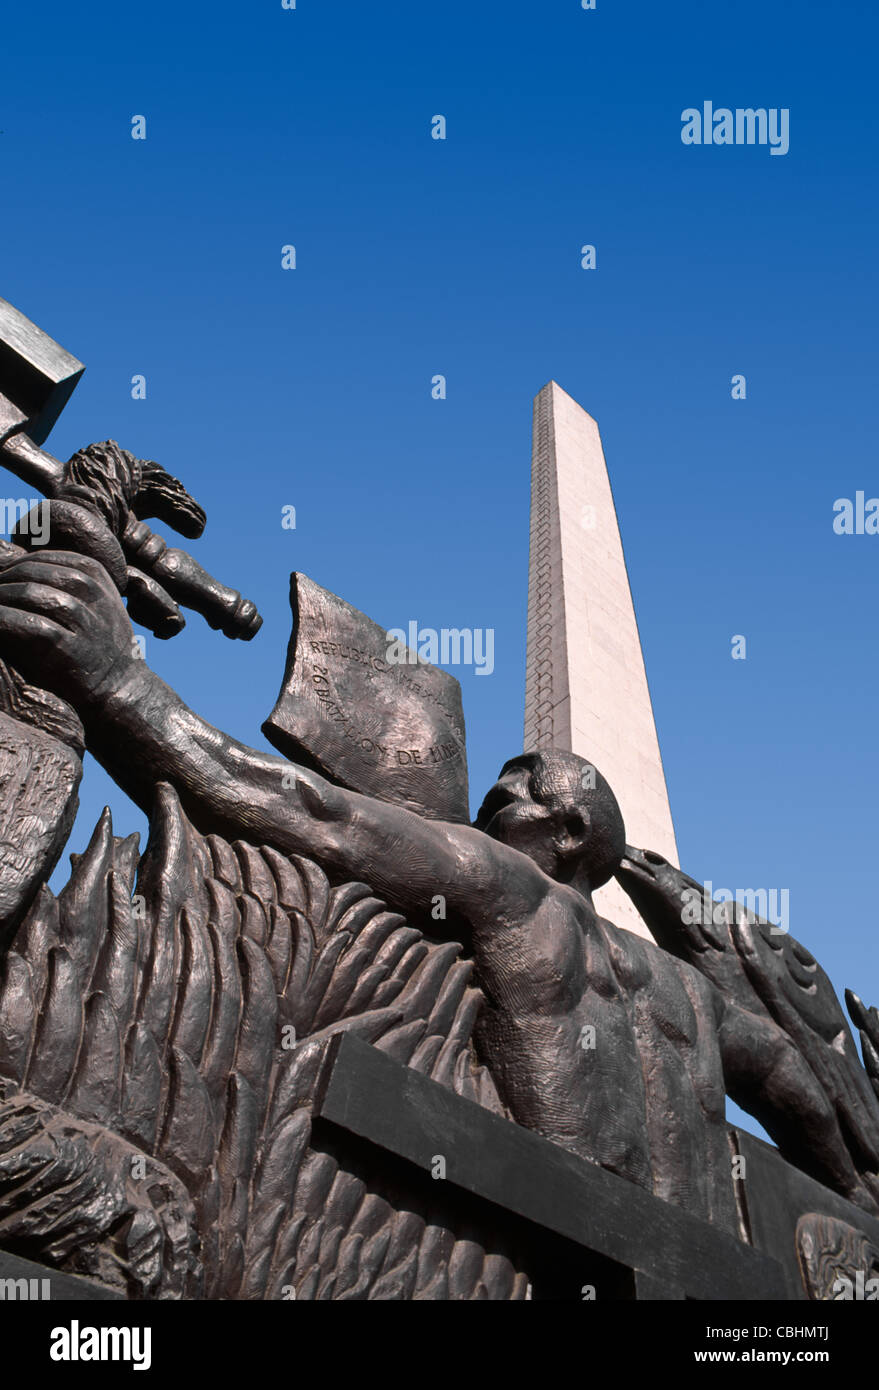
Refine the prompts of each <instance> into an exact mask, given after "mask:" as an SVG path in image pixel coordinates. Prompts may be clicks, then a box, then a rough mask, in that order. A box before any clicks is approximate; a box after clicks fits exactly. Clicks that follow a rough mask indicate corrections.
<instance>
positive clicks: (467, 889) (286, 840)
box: [0, 551, 543, 920]
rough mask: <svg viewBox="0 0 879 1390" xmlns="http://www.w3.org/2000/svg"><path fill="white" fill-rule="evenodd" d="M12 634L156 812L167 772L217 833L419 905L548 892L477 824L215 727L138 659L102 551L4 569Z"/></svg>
mask: <svg viewBox="0 0 879 1390" xmlns="http://www.w3.org/2000/svg"><path fill="white" fill-rule="evenodd" d="M0 643H2V652H3V654H5V655H8V656H9V659H10V660H12V661H14V663H15V664H16V666H18V667H19V668H20V669H21V670H22V671H24V672H25V674H26V675H27V676H28V678H29V679H31V680H33V681H34V682H35V683H36V684H38V685H41V686H44V687H48V688H50V689H53V690H55V691H56V692H57V693H58V694H59V695H62V696H63V697H64V698H66V699H68V700H69V701H70V702H71V703H72V704H73V705H74V706H75V708H76V710H77V712H78V714H79V715H80V718H81V719H82V721H83V724H84V726H85V730H86V739H87V744H88V748H89V751H90V752H91V753H93V754H94V756H95V757H96V758H97V759H98V760H99V761H100V762H101V763H102V764H103V766H104V767H105V768H106V769H107V771H108V772H109V773H110V775H111V776H112V777H113V779H114V780H115V781H116V782H117V783H118V784H119V785H120V786H121V787H122V788H123V790H124V791H126V792H127V793H128V794H129V795H130V796H131V797H132V799H133V800H134V801H136V802H137V803H138V805H140V806H141V807H142V809H143V810H144V811H145V812H146V813H147V814H149V812H150V811H151V809H152V802H153V795H154V788H155V785H156V783H157V782H162V781H166V782H169V783H171V785H172V786H174V788H175V789H176V791H177V793H178V795H179V796H180V799H181V802H182V804H183V806H184V809H185V810H186V812H187V814H188V815H189V816H190V817H191V819H192V820H193V822H194V823H195V824H196V825H197V826H198V828H199V829H200V830H202V831H203V832H205V833H209V832H217V833H220V834H223V835H226V836H227V837H228V838H230V839H235V838H240V837H247V836H252V837H253V838H254V839H255V840H256V841H257V842H258V843H267V844H271V845H274V846H275V847H276V848H278V849H279V850H281V851H284V852H286V853H294V854H313V855H316V856H318V857H319V858H320V860H321V862H322V863H323V864H324V865H325V866H326V867H327V869H328V870H330V872H334V873H335V874H337V875H338V876H340V877H350V878H360V877H363V876H364V874H365V872H366V868H367V866H368V871H369V879H370V883H371V885H372V886H373V887H374V889H375V890H376V891H377V892H379V893H381V894H382V895H384V896H386V897H387V899H388V900H389V901H391V902H393V903H394V905H395V906H398V907H399V908H400V909H401V910H403V911H410V912H412V913H415V914H419V915H420V914H424V913H428V912H429V908H430V903H431V898H432V897H433V896H434V895H436V894H438V893H440V894H443V895H444V896H445V897H446V899H447V905H448V908H449V910H450V911H451V912H453V913H458V914H461V915H463V916H465V917H467V918H468V920H473V919H474V916H475V918H477V919H478V918H479V917H480V916H481V915H483V914H486V913H488V912H491V913H492V914H494V913H496V912H497V911H498V910H499V908H500V907H501V905H502V903H503V901H504V900H508V899H510V898H511V897H516V898H517V900H518V899H520V898H522V897H523V896H524V898H525V899H526V900H528V899H530V898H533V899H534V901H535V902H537V901H539V899H540V897H541V895H542V892H543V887H542V884H541V882H540V880H542V877H543V876H542V875H541V874H540V873H539V871H537V870H536V869H534V870H533V872H531V873H529V872H527V871H526V872H525V873H524V874H523V872H522V866H521V865H519V872H518V873H516V874H510V873H509V872H504V869H505V864H504V862H503V861H504V857H505V856H507V857H509V855H510V854H511V853H512V852H511V851H508V850H505V849H504V847H503V846H501V845H497V844H495V842H494V841H492V840H489V839H488V838H487V837H486V836H484V835H481V834H480V833H479V832H477V831H474V830H472V829H471V828H470V827H469V826H452V825H447V824H441V823H437V822H431V821H427V820H424V819H422V818H421V817H420V816H416V815H413V814H412V813H411V812H408V811H405V810H403V809H402V808H400V807H395V806H392V805H388V804H386V803H383V802H378V801H375V800H373V799H372V798H369V797H364V796H359V795H357V793H354V792H348V791H345V790H343V789H341V788H339V787H335V786H333V785H332V784H331V783H329V782H327V781H326V780H325V779H324V778H322V777H320V776H319V775H318V774H317V773H313V772H311V771H308V770H306V769H304V768H300V767H297V766H295V765H293V764H291V763H289V762H287V761H286V760H285V759H282V758H278V757H275V756H274V755H272V754H269V753H262V752H257V751H256V750H255V749H252V748H248V747H247V746H246V745H244V744H242V743H238V742H237V741H236V740H234V739H230V738H228V737H227V736H226V735H225V734H224V733H222V732H221V731H220V730H219V729H216V728H214V727H213V726H212V725H210V724H208V723H207V722H206V720H204V719H202V718H200V716H199V715H197V714H195V713H194V712H193V711H192V710H191V709H189V708H188V707H187V706H186V705H185V704H184V703H183V701H182V700H181V699H180V698H179V696H177V695H176V694H175V692H174V691H173V690H171V689H170V687H168V686H167V685H165V684H164V682H163V681H162V680H160V679H159V677H158V676H157V675H156V674H155V672H153V671H151V670H150V669H149V667H148V666H147V664H146V662H145V661H143V660H139V659H137V658H136V657H135V656H134V640H133V633H132V629H131V624H130V623H129V621H128V616H127V614H126V612H125V608H124V606H123V604H122V602H121V600H120V598H119V596H118V594H117V592H116V590H115V588H114V587H113V585H112V583H111V582H110V580H109V579H108V578H107V576H106V574H105V572H104V570H103V569H102V567H101V566H100V565H98V564H97V563H96V562H95V561H93V560H90V559H87V558H85V557H82V556H78V555H74V554H72V553H70V552H66V551H59V552H48V553H45V554H42V555H40V556H39V557H36V556H28V557H27V558H26V559H22V560H20V561H19V562H18V563H16V564H14V565H12V566H10V567H9V568H8V569H6V570H5V571H3V573H2V574H0ZM285 783H287V785H285ZM513 857H514V858H515V860H517V861H519V860H523V862H524V864H525V865H527V864H528V863H529V861H527V860H524V857H523V856H520V855H514V856H513ZM506 867H507V868H508V867H509V866H506ZM520 908H521V903H519V902H518V901H517V902H516V903H515V905H513V904H512V903H511V904H510V910H511V911H513V910H517V911H518V910H520Z"/></svg>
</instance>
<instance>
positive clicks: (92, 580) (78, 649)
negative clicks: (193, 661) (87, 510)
mask: <svg viewBox="0 0 879 1390" xmlns="http://www.w3.org/2000/svg"><path fill="white" fill-rule="evenodd" d="M0 656H2V657H3V658H4V659H7V660H9V661H10V662H11V663H12V664H13V665H14V666H15V667H16V668H17V669H18V670H20V671H21V672H22V674H23V675H24V676H25V678H26V679H27V680H29V681H31V682H32V683H33V684H34V685H38V686H42V687H43V688H45V689H49V690H52V691H54V693H55V694H56V695H60V696H62V697H63V698H64V699H68V700H70V701H71V702H72V703H73V704H75V705H76V704H78V703H81V702H83V701H88V700H90V699H91V698H93V697H95V696H98V695H100V694H101V693H102V691H104V690H105V689H107V688H108V687H110V686H112V685H113V684H114V683H115V680H116V679H117V678H118V677H120V676H121V675H122V674H123V673H124V672H125V671H126V670H127V669H128V668H129V666H130V664H131V663H132V661H133V660H135V656H134V634H133V631H132V627H131V623H130V622H129V620H128V614H127V613H126V611H125V605H124V604H123V602H122V600H121V598H120V597H119V594H118V592H117V590H116V587H115V585H114V584H113V582H112V580H111V579H110V577H109V576H108V574H107V572H106V570H105V569H104V567H103V565H100V564H99V563H98V562H97V560H93V559H91V558H90V557H89V556H86V555H77V554H74V553H73V552H72V551H67V550H57V551H55V550H50V551H46V552H45V554H39V555H37V554H33V553H31V554H29V555H27V556H25V557H24V558H23V559H20V560H17V561H16V562H15V563H14V564H11V565H9V566H8V567H7V568H6V569H4V570H3V571H2V572H0Z"/></svg>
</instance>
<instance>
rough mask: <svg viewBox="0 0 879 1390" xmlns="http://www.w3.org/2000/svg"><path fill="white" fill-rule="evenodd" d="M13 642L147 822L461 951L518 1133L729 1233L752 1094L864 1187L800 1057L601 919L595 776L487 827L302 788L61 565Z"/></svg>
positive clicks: (518, 784) (614, 859) (106, 593)
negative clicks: (199, 708)
mask: <svg viewBox="0 0 879 1390" xmlns="http://www.w3.org/2000/svg"><path fill="white" fill-rule="evenodd" d="M0 634H2V637H3V645H4V652H5V653H8V655H9V658H10V660H14V661H15V663H16V665H17V666H19V667H20V668H21V669H22V671H23V672H24V674H25V675H26V676H28V678H30V679H32V680H33V681H35V682H37V683H39V684H40V685H42V686H44V687H49V688H51V689H54V690H55V691H56V692H57V693H58V694H60V695H62V696H63V697H64V698H66V699H68V700H69V701H71V703H72V704H74V706H75V707H76V709H77V711H78V713H79V715H80V717H81V719H82V720H83V724H84V727H85V730H86V737H87V744H88V747H89V749H90V751H91V752H93V753H94V755H95V756H96V757H98V758H99V759H100V761H101V762H102V763H103V764H104V766H105V767H106V768H107V770H108V771H109V772H110V774H111V775H112V776H113V777H114V778H115V780H116V781H117V782H118V783H119V785H120V786H121V787H123V789H124V790H126V791H127V792H128V793H129V794H130V795H131V796H132V798H133V799H134V800H135V801H136V802H138V803H139V804H140V805H141V806H142V807H143V809H144V810H145V811H146V812H147V813H149V811H150V809H151V804H152V800H153V795H154V788H155V785H156V783H157V782H162V781H164V782H170V783H172V784H173V785H174V787H175V788H176V789H177V792H178V794H179V796H180V798H181V801H182V803H183V805H184V808H185V809H186V811H187V813H188V814H189V816H190V817H191V819H192V820H193V822H194V823H195V824H196V825H197V826H198V828H199V829H200V830H202V831H203V832H217V833H220V834H224V835H226V836H227V837H228V838H230V839H236V838H244V839H251V840H253V841H254V842H256V843H264V844H271V845H273V846H275V847H276V848H278V849H280V850H282V851H285V852H288V853H297V854H308V855H313V856H314V857H315V858H317V859H318V860H319V862H320V863H321V864H322V865H323V866H324V867H325V869H326V870H327V871H328V872H329V873H330V874H331V875H332V876H333V877H335V878H336V879H337V880H338V881H341V880H343V879H366V880H368V881H369V883H370V885H371V886H372V888H373V889H374V891H375V892H376V893H378V894H380V895H381V896H382V897H384V898H385V899H386V900H387V902H388V903H389V904H391V905H392V906H393V907H394V908H396V909H398V910H399V911H401V912H403V913H405V914H406V915H407V916H409V917H410V919H411V920H412V921H413V923H415V924H417V925H420V926H422V927H423V929H424V930H425V932H426V933H427V934H428V935H433V936H437V935H438V934H440V933H442V934H443V935H445V936H447V937H449V938H450V939H454V940H461V941H463V943H464V946H465V949H467V950H468V951H470V952H472V954H473V956H474V959H475V962H476V967H477V978H478V983H479V985H480V986H481V988H482V990H483V991H484V994H485V997H486V1003H485V1007H484V1010H483V1014H482V1016H481V1019H480V1023H479V1026H478V1028H479V1031H478V1041H479V1046H480V1051H481V1053H482V1055H483V1059H484V1060H485V1061H486V1062H487V1063H488V1065H489V1066H490V1068H491V1070H492V1072H493V1074H494V1076H495V1078H496V1080H497V1082H498V1085H499V1089H500V1090H501V1094H502V1095H503V1097H504V1099H505V1100H506V1102H507V1104H508V1105H509V1107H510V1109H511V1111H512V1113H513V1115H514V1117H515V1118H516V1119H517V1120H518V1121H519V1122H520V1123H522V1124H524V1125H527V1126H528V1127H529V1128H532V1129H534V1130H535V1131H537V1132H539V1133H541V1134H543V1135H544V1136H545V1137H546V1138H547V1139H550V1140H552V1141H554V1142H556V1143H558V1144H561V1145H563V1146H564V1147H566V1148H569V1149H571V1150H573V1151H574V1152H576V1153H578V1154H580V1155H581V1156H583V1157H584V1158H588V1159H590V1160H592V1161H596V1162H599V1163H601V1164H603V1165H605V1166H606V1167H608V1168H610V1169H612V1170H613V1171H615V1172H617V1173H619V1174H621V1175H623V1176H625V1177H627V1178H629V1179H631V1180H633V1181H635V1182H637V1183H639V1184H641V1185H642V1186H645V1187H647V1188H650V1189H652V1190H653V1191H654V1192H656V1194H657V1195H658V1196H661V1197H664V1198H666V1199H667V1200H670V1201H673V1202H676V1203H678V1204H680V1205H684V1206H686V1207H687V1208H688V1209H689V1210H690V1211H691V1212H693V1214H696V1215H702V1216H704V1217H707V1218H710V1219H712V1220H714V1221H716V1222H718V1223H720V1224H723V1225H725V1226H727V1227H729V1228H732V1227H733V1226H734V1222H735V1210H734V1202H733V1196H732V1191H733V1189H732V1182H731V1173H730V1154H729V1150H728V1146H727V1137H726V1127H725V1123H724V1089H725V1085H726V1087H727V1088H730V1086H731V1085H733V1086H735V1087H737V1088H738V1093H739V1095H740V1096H742V1095H744V1094H745V1093H746V1092H747V1091H748V1089H749V1088H754V1089H755V1090H759V1092H760V1094H761V1095H762V1096H763V1097H764V1098H768V1100H769V1102H770V1103H774V1104H776V1106H777V1107H778V1109H779V1112H780V1114H781V1116H782V1120H783V1122H784V1123H789V1124H790V1125H792V1126H799V1127H800V1128H805V1129H806V1130H807V1131H808V1134H809V1139H810V1142H812V1143H813V1146H814V1149H815V1153H816V1165H817V1166H818V1167H819V1169H820V1168H822V1167H823V1169H824V1171H825V1172H826V1174H827V1177H828V1180H830V1181H832V1183H833V1185H834V1186H836V1187H837V1188H838V1190H843V1191H844V1190H846V1187H847V1186H848V1187H850V1188H854V1187H855V1186H856V1184H857V1182H858V1178H857V1173H856V1172H855V1171H854V1169H853V1168H852V1166H851V1161H850V1159H849V1156H848V1154H847V1152H846V1150H845V1147H844V1145H841V1144H840V1143H839V1142H838V1141H837V1139H836V1137H835V1136H834V1135H833V1133H832V1132H831V1127H830V1126H829V1125H828V1122H827V1114H826V1113H825V1107H823V1105H822V1102H821V1099H820V1097H815V1098H814V1099H813V1100H812V1101H811V1102H810V1104H809V1105H805V1104H803V1103H802V1102H798V1103H797V1104H796V1105H793V1104H792V1102H791V1099H790V1093H791V1087H790V1086H789V1084H788V1080H789V1076H788V1073H789V1069H790V1068H791V1066H792V1065H793V1062H794V1057H793V1056H792V1049H791V1045H790V1042H789V1040H787V1039H786V1038H785V1037H784V1035H781V1034H779V1033H778V1031H777V1030H773V1029H772V1027H771V1025H768V1024H766V1022H765V1021H762V1020H757V1019H755V1018H754V1016H753V1015H751V1014H748V1013H746V1012H744V1011H743V1010H741V1009H738V1008H736V1007H734V1006H732V1005H731V1004H730V1003H729V1002H728V1001H725V1000H724V998H723V997H722V996H721V995H720V994H719V992H718V991H717V990H716V989H715V988H714V987H713V986H712V985H711V984H710V983H709V982H708V981H707V980H706V979H704V978H703V977H702V976H701V975H699V974H698V973H697V972H696V971H695V970H694V969H693V968H692V967H691V966H689V965H688V964H687V963H685V962H682V961H679V960H676V959H675V958H674V957H672V956H670V955H668V954H666V953H665V952H664V951H662V950H661V949H660V948H659V947H657V946H655V945H653V944H652V943H650V942H646V941H642V940H640V939H639V938H637V937H634V936H633V935H632V934H631V933H628V932H626V931H622V930H618V929H617V928H615V927H614V926H613V925H612V924H610V923H609V922H605V921H603V920H602V919H600V918H599V917H598V916H597V915H596V913H595V911H594V909H593V907H592V902H591V893H592V890H593V889H594V888H596V887H598V886H599V885H600V884H601V883H602V882H604V881H606V879H607V878H608V877H609V876H610V875H611V874H612V873H613V872H614V869H615V868H616V867H617V866H618V864H619V861H620V859H621V857H622V855H623V853H624V849H625V834H624V829H623V823H622V818H621V816H620V813H619V808H618V807H617V804H616V801H615V799H614V797H613V794H612V793H611V791H610V789H609V788H608V787H607V784H606V783H605V782H604V780H603V778H601V776H600V774H597V773H595V770H594V769H589V767H588V764H586V763H584V761H583V760H582V759H578V758H575V757H574V756H573V755H571V754H565V753H548V754H545V755H543V754H534V755H523V757H521V758H518V759H514V760H512V762H511V763H508V764H507V765H506V767H505V768H504V769H503V771H502V774H501V777H500V779H499V781H498V783H497V784H496V786H495V787H494V788H493V789H492V791H491V792H490V793H489V795H488V797H487V798H486V801H485V803H484V805H483V808H482V810H481V811H480V814H479V817H478V819H477V823H476V827H475V828H474V827H470V826H462V825H449V824H444V823H439V822H432V821H428V820H424V819H422V818H421V817H419V816H416V815H414V814H412V813H411V812H408V811H406V810H403V809H401V808H399V807H396V806H393V805H389V804H386V803H383V802H379V801H376V800H373V799H372V798H368V797H363V796H360V795H358V794H357V793H354V792H349V791H345V790H343V789H340V788H338V787H336V786H334V785H332V784H330V783H329V782H327V781H326V780H325V779H323V778H321V777H320V776H318V775H317V774H315V773H313V772H311V771H308V770H306V769H302V768H296V769H295V770H294V771H295V776H293V777H292V778H291V776H290V773H291V764H290V763H288V762H286V761H285V760H283V759H280V758H277V757H274V756H272V755H270V754H265V753H261V752H257V751H255V750H253V749H250V748H247V747H245V746H244V745H242V744H239V743H237V742H235V741H234V740H231V739H229V738H227V737H226V736H225V735H224V734H222V733H221V732H220V731H219V730H217V729H215V728H213V727H212V726H210V725H209V724H207V723H206V722H205V721H204V720H202V719H201V718H200V717H199V716H198V715H196V714H194V713H193V712H192V711H191V710H189V709H188V708H187V707H186V706H185V705H184V704H183V703H182V701H180V699H179V698H178V697H177V696H176V695H175V694H174V692H173V691H172V690H170V689H169V688H168V687H167V686H166V685H164V683H163V682H162V681H161V680H160V679H159V678H158V677H157V676H156V675H155V673H154V672H152V671H151V670H150V669H149V668H148V667H147V666H146V663H145V662H143V661H142V660H138V659H136V658H135V657H134V656H133V655H132V653H133V650H134V645H133V635H132V630H131V626H130V623H129V621H128V618H127V615H126V612H125V609H124V606H123V604H122V602H121V600H120V598H119V596H118V594H117V592H116V590H115V588H114V587H113V585H112V583H111V582H110V581H109V579H108V578H107V575H106V573H105V571H104V570H103V569H102V567H101V566H100V565H98V564H97V563H96V562H95V561H92V560H89V559H86V558H83V557H80V556H76V555H73V554H70V553H67V552H50V553H47V554H43V555H40V556H39V557H28V558H25V559H21V560H19V561H17V562H16V563H14V564H12V565H10V566H9V567H8V568H7V569H6V570H4V571H3V572H2V573H0ZM587 771H588V775H584V774H585V773H587ZM285 774H286V775H285ZM291 783H292V785H291ZM437 895H441V896H442V897H443V898H444V899H445V908H446V916H445V919H443V920H439V921H438V920H436V918H435V916H433V915H432V914H431V906H432V904H433V903H434V902H435V899H436V897H437ZM773 1098H774V1099H773ZM810 1107H811V1108H810ZM788 1112H789V1113H788Z"/></svg>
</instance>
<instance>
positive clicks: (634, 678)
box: [525, 381, 678, 937]
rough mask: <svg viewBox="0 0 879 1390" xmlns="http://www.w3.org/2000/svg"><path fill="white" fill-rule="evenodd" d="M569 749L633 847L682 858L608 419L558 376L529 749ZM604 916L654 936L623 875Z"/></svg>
mask: <svg viewBox="0 0 879 1390" xmlns="http://www.w3.org/2000/svg"><path fill="white" fill-rule="evenodd" d="M541 748H565V749H569V750H570V751H571V752H573V753H577V754H579V755H580V757H582V758H587V759H588V760H589V761H590V762H592V763H594V764H595V766H596V767H597V768H598V769H599V770H600V771H601V772H602V773H603V774H604V776H605V777H606V778H607V780H608V781H609V782H610V785H611V786H612V787H613V789H614V791H615V793H616V796H617V800H618V801H619V803H620V808H621V810H622V813H623V817H624V819H625V823H626V833H627V837H628V841H629V843H630V844H633V845H637V846H638V847H639V848H646V849H653V850H658V851H659V853H660V854H662V855H663V856H664V857H665V858H666V859H668V860H669V861H670V862H671V863H673V864H677V863H678V856H677V846H676V844H675V833H674V826H673V824H672V817H671V809H670V807H669V802H668V792H667V790H666V785H665V774H664V772H663V767H662V757H661V755H660V752H659V742H658V739H657V736H656V726H655V724H654V720H653V706H652V704H651V701H650V691H649V689H648V686H647V674H646V671H645V669H644V656H643V653H642V651H641V639H640V637H639V635H638V624H637V621H636V618H635V608H634V604H633V602H632V594H631V590H630V588H629V576H628V573H627V570H626V561H625V557H624V555H623V546H622V541H621V539H620V531H619V525H618V522H617V516H616V509H615V507H614V501H613V493H612V492H611V486H610V479H609V477H608V473H607V465H606V463H605V459H604V451H603V449H602V446H601V437H600V435H599V432H598V426H597V424H596V423H595V421H594V420H593V419H592V417H591V415H588V414H587V413H586V411H585V410H583V408H582V407H581V406H579V405H578V404H577V402H576V401H574V400H572V398H571V397H570V396H569V395H568V394H567V393H566V392H565V391H563V390H562V389H561V387H560V386H558V385H557V384H556V383H555V382H554V381H551V382H549V383H548V384H547V385H546V386H544V388H543V390H542V391H540V392H539V394H538V395H537V396H536V397H535V400H534V434H533V448H532V465H531V546H530V566H529V579H528V643H527V658H526V692H525V751H526V752H530V751H531V750H534V749H541ZM595 904H596V907H597V908H598V910H599V911H600V912H601V913H602V915H604V916H606V917H608V918H609V919H610V920H611V921H612V922H615V923H616V924H617V925H618V926H623V927H627V928H628V929H629V930H630V931H634V932H637V933H638V934H639V935H641V936H647V937H649V935H650V933H649V932H648V930H647V927H646V926H645V924H644V922H643V921H642V919H641V917H640V915H639V913H638V912H637V911H636V909H635V907H634V904H633V903H632V902H631V900H630V899H629V898H628V897H627V895H626V894H625V893H624V892H623V890H622V889H621V888H620V887H619V885H618V884H617V883H616V882H611V883H609V884H607V886H606V887H604V888H601V889H599V890H598V892H597V893H596V895H595Z"/></svg>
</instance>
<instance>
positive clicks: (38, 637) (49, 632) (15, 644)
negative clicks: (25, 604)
mask: <svg viewBox="0 0 879 1390" xmlns="http://www.w3.org/2000/svg"><path fill="white" fill-rule="evenodd" d="M68 636H69V630H68V629H67V628H66V627H63V626H62V625H61V624H60V623H56V622H53V621H52V619H51V618H46V617H42V616H41V615H39V614H37V613H31V612H28V611H26V610H20V609H18V608H13V607H6V605H5V604H4V603H3V602H2V596H0V655H2V656H4V657H6V656H8V655H9V654H10V649H12V650H13V651H16V652H19V653H22V654H31V655H35V656H39V655H40V654H41V653H43V652H46V651H57V650H58V649H59V648H60V647H61V645H62V643H63V642H64V640H65V638H67V637H68Z"/></svg>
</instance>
